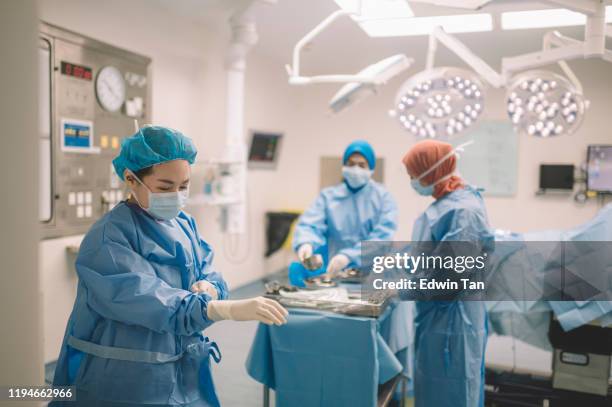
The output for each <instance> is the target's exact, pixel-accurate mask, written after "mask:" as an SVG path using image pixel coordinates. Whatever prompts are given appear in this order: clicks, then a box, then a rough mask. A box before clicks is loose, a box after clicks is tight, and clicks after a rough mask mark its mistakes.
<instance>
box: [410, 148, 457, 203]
mask: <svg viewBox="0 0 612 407" xmlns="http://www.w3.org/2000/svg"><path fill="white" fill-rule="evenodd" d="M451 151H453V146H452V145H450V144H448V143H444V142H442V141H438V140H423V141H419V142H418V143H416V144H415V145H414V146H412V148H411V149H410V150H408V152H407V153H406V155H405V156H404V158H403V159H402V163H403V164H404V166H406V170H408V174H410V176H411V177H412V178H418V176H419V175H421V174H423V173H424V172H425V171H427V170H428V169H430V168H431V167H432V166H433V165H434V164H435V163H437V162H438V161H439V160H441V159H442V157H444V156H445V155H447V154H449V153H450V152H451ZM456 166H457V157H456V156H455V155H451V156H450V157H448V158H447V159H446V160H444V162H443V163H441V164H440V165H439V166H438V167H437V168H436V169H435V170H433V171H432V172H430V173H429V174H427V175H426V176H425V177H423V178H422V179H421V183H422V184H423V185H431V184H433V183H434V182H436V181H437V180H439V179H441V178H442V177H444V176H446V175H449V174H452V173H453V172H454V171H455V168H456ZM464 186H465V184H464V183H463V180H462V179H461V178H460V177H458V176H456V175H453V176H451V177H450V178H447V179H446V180H444V181H442V182H440V183H439V184H437V185H436V186H434V192H433V194H432V195H433V197H434V198H436V199H439V198H441V197H443V196H444V195H446V194H448V193H449V192H452V191H454V190H456V189H460V188H463V187H464Z"/></svg>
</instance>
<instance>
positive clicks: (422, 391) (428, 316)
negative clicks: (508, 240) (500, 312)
mask: <svg viewBox="0 0 612 407" xmlns="http://www.w3.org/2000/svg"><path fill="white" fill-rule="evenodd" d="M412 240H413V241H415V242H416V241H433V242H441V241H462V242H473V243H478V244H482V245H489V244H490V245H492V242H493V240H494V238H493V235H492V234H491V233H490V231H489V225H488V221H487V214H486V210H485V207H484V202H483V200H482V197H481V195H480V193H479V192H478V191H477V190H475V189H474V188H472V187H469V186H466V187H465V189H459V190H456V191H453V192H450V193H449V194H447V195H445V196H444V197H442V198H440V199H438V200H436V201H435V202H434V203H432V204H431V205H430V206H429V207H428V208H427V209H426V210H425V212H424V213H423V214H422V215H421V216H420V217H419V218H418V219H417V220H416V222H415V224H414V229H413V235H412ZM416 305H417V317H416V320H415V323H416V339H415V356H416V360H415V372H414V374H415V379H414V389H415V406H416V407H433V406H435V407H478V406H480V407H482V406H484V355H485V346H486V341H487V314H486V310H485V304H484V302H480V301H418V302H417V303H416Z"/></svg>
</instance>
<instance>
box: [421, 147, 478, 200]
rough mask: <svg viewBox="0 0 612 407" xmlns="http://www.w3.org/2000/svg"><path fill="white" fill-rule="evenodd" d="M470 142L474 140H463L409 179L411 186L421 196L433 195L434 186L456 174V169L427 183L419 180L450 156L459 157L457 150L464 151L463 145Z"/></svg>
mask: <svg viewBox="0 0 612 407" xmlns="http://www.w3.org/2000/svg"><path fill="white" fill-rule="evenodd" d="M472 143H474V140H470V141H468V142H465V143H463V144H460V145H458V146H457V147H455V148H454V149H453V150H452V151H451V152H450V153H448V154H446V155H445V156H444V157H442V158H441V159H439V160H438V161H437V162H436V163H434V165H432V166H431V167H429V168H428V169H427V170H426V171H424V172H423V173H422V174H420V175H419V176H418V177H416V178H413V179H411V180H410V185H411V186H412V188H413V189H414V190H415V191H416V192H417V193H418V194H419V195H422V196H430V195H433V193H434V188H435V186H436V185H438V184H440V183H442V182H444V181H446V180H447V179H449V178H451V177H452V176H455V175H456V171H453V172H451V173H450V174H448V175H445V176H443V177H442V178H440V179H437V180H435V181H434V182H432V183H431V184H429V185H423V184H422V183H421V180H422V179H424V178H425V177H426V176H427V175H429V174H431V173H432V172H433V171H434V170H435V169H436V168H438V167H439V166H441V165H442V164H443V163H444V162H445V161H446V160H448V159H449V158H450V157H452V156H455V157H457V158H459V152H463V151H465V147H467V146H469V145H470V144H472Z"/></svg>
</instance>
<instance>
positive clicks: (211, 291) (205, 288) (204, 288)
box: [191, 280, 219, 300]
mask: <svg viewBox="0 0 612 407" xmlns="http://www.w3.org/2000/svg"><path fill="white" fill-rule="evenodd" d="M191 291H192V292H194V293H196V294H199V293H206V294H208V295H210V296H211V297H212V299H213V300H217V299H219V293H218V292H217V289H216V288H215V286H214V285H212V284H211V283H209V282H208V281H206V280H200V281H196V282H195V283H194V284H193V285H192V286H191Z"/></svg>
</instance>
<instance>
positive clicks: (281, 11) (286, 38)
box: [151, 0, 582, 74]
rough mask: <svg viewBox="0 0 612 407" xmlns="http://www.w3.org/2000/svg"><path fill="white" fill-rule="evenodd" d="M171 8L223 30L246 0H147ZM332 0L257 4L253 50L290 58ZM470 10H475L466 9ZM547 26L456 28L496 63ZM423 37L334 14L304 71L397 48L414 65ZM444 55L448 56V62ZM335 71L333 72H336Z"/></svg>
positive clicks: (512, 4) (353, 65)
mask: <svg viewBox="0 0 612 407" xmlns="http://www.w3.org/2000/svg"><path fill="white" fill-rule="evenodd" d="M151 1H152V2H155V3H157V4H158V6H160V7H163V8H164V9H166V10H167V11H169V12H172V13H174V14H175V15H178V16H180V17H183V18H186V19H189V20H191V21H193V22H196V23H197V24H205V25H208V26H211V27H215V28H217V29H221V30H228V29H229V28H228V25H227V20H228V18H229V17H230V16H231V14H232V12H233V11H234V10H235V9H237V8H239V7H241V6H243V5H244V4H245V3H247V2H248V0H151ZM519 6H520V8H521V9H525V8H546V7H547V6H546V5H545V4H543V3H541V2H537V1H525V0H515V1H507V0H495V1H494V2H493V4H492V5H490V6H486V7H485V9H484V10H483V11H486V12H491V13H494V14H495V13H499V12H501V11H506V10H514V9H517V7H519ZM411 7H412V8H413V11H414V12H415V15H417V16H427V15H441V14H454V13H461V11H460V10H457V9H449V8H441V7H435V6H428V5H423V4H416V3H412V4H411ZM337 9H338V7H337V6H336V4H335V2H334V1H333V0H278V1H277V3H276V4H274V5H270V4H261V5H260V6H259V7H258V10H257V12H256V19H257V30H258V33H259V43H258V44H257V46H256V47H257V48H256V49H257V52H258V53H260V54H263V55H265V56H267V57H269V58H271V59H272V60H274V61H277V62H278V63H279V65H284V64H286V63H289V62H290V60H291V53H292V50H293V47H294V45H295V43H296V42H297V41H298V40H299V39H300V38H301V37H303V36H304V35H305V34H306V33H307V32H308V31H309V30H311V29H312V28H313V27H314V26H315V25H316V24H318V23H319V22H320V21H322V20H323V19H324V18H325V17H326V16H328V15H329V14H331V13H332V12H333V11H335V10H337ZM468 12H473V11H468ZM560 31H562V32H563V33H564V34H567V35H572V36H574V37H576V38H582V29H581V28H578V27H572V28H563V29H561V30H560ZM544 32H545V30H521V31H494V32H485V33H470V34H458V37H459V38H461V39H462V40H463V41H465V43H466V44H467V45H468V46H469V47H471V48H472V49H473V50H474V51H475V52H477V53H478V54H479V55H481V56H482V57H483V58H484V59H485V60H487V62H489V63H491V64H492V65H493V66H494V67H498V66H499V64H500V62H501V58H502V57H503V56H510V55H517V54H521V53H525V52H530V51H536V50H538V48H540V47H541V38H542V34H543V33H544ZM426 45H427V38H426V37H425V36H420V37H400V38H370V37H368V36H367V35H366V34H365V33H364V32H363V31H362V30H361V29H360V28H359V27H358V26H357V24H355V23H354V22H353V21H352V20H351V19H349V18H345V19H341V20H338V21H337V22H336V23H334V24H333V25H332V26H331V27H329V29H328V30H327V31H325V32H324V33H323V34H321V35H319V36H318V37H317V38H316V39H315V41H314V42H313V43H312V44H311V45H310V46H309V47H308V49H307V50H306V51H305V52H304V55H303V68H302V69H303V72H304V73H305V74H309V73H313V74H316V73H349V72H356V71H357V70H360V69H361V68H363V67H365V66H367V65H368V64H370V63H372V62H375V61H377V60H379V59H382V58H384V57H386V56H390V55H393V54H396V53H405V54H406V55H408V56H409V57H414V58H415V60H416V61H417V63H416V64H415V67H414V68H413V69H412V70H417V69H422V67H423V65H424V60H425V52H426ZM439 55H440V57H439V63H448V64H455V65H457V64H458V65H460V63H459V61H458V60H457V58H456V57H454V56H452V55H451V54H450V53H448V52H445V50H441V51H440V52H439ZM446 61H448V62H446ZM334 71H335V72H334Z"/></svg>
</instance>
